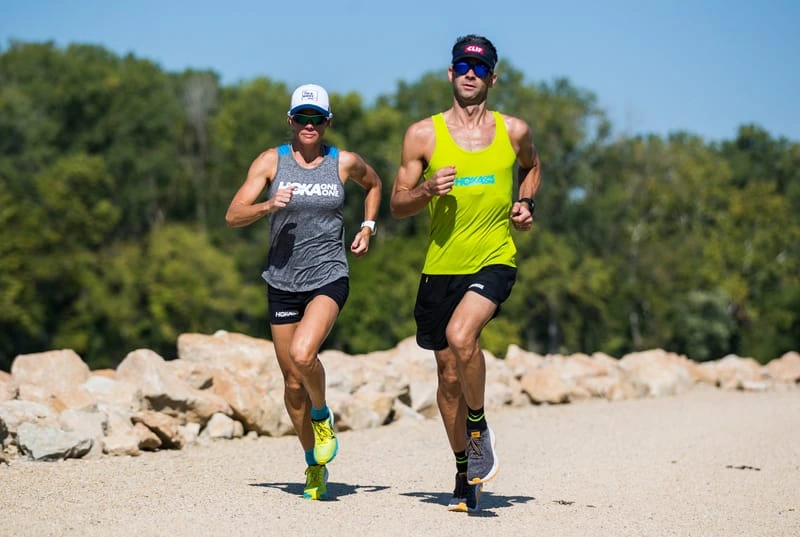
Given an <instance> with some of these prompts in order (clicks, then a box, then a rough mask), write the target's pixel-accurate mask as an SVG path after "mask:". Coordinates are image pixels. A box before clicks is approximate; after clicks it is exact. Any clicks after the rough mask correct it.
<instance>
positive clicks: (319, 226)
mask: <svg viewBox="0 0 800 537" xmlns="http://www.w3.org/2000/svg"><path fill="white" fill-rule="evenodd" d="M322 154H323V159H322V162H321V163H320V164H319V166H317V167H315V168H312V169H307V168H302V167H301V166H300V165H299V164H297V162H296V161H295V160H294V156H292V149H291V146H289V145H282V146H280V147H278V170H277V173H276V174H275V178H274V179H273V181H272V184H271V185H270V187H269V196H270V198H271V197H272V196H274V195H275V192H276V191H277V190H278V189H279V188H285V187H287V186H289V185H294V186H295V187H296V188H295V190H294V193H293V194H292V201H290V202H289V204H288V205H286V207H284V208H283V209H281V210H279V211H276V212H274V213H272V214H271V215H270V216H269V254H268V256H267V266H266V269H265V270H264V272H263V273H262V274H261V276H262V277H263V278H264V280H265V281H266V282H267V283H268V284H270V285H271V286H273V287H276V288H278V289H282V290H284V291H291V292H300V291H311V290H315V289H319V288H320V287H322V286H323V285H326V284H328V283H330V282H332V281H334V280H338V279H339V278H341V277H343V276H347V275H348V266H347V255H346V253H345V245H344V218H343V214H342V208H343V206H344V185H342V180H341V179H340V178H339V150H338V149H337V148H335V147H330V146H322Z"/></svg>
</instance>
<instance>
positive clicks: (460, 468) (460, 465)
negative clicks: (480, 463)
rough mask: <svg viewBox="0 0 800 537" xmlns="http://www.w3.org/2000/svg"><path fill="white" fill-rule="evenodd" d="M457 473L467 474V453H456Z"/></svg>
mask: <svg viewBox="0 0 800 537" xmlns="http://www.w3.org/2000/svg"><path fill="white" fill-rule="evenodd" d="M455 455H456V472H458V473H459V474H463V473H466V472H467V461H468V460H469V459H467V452H466V451H456V452H455Z"/></svg>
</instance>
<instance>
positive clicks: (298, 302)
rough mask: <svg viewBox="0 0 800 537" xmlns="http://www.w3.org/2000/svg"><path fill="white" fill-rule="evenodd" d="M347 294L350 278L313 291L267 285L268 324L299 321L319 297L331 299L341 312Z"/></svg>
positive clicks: (348, 292) (335, 281)
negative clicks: (284, 288) (311, 303)
mask: <svg viewBox="0 0 800 537" xmlns="http://www.w3.org/2000/svg"><path fill="white" fill-rule="evenodd" d="M349 294H350V278H348V277H346V276H345V277H342V278H339V279H338V280H334V281H332V282H331V283H328V284H325V285H323V286H322V287H320V288H319V289H315V290H313V291H300V292H294V291H284V290H282V289H277V288H275V287H272V286H271V285H268V286H267V301H268V302H269V324H291V323H296V322H298V321H300V319H302V318H303V314H304V313H305V311H306V306H308V303H309V302H311V301H312V300H313V299H314V297H317V296H319V295H325V296H329V297H331V298H332V299H333V301H334V302H336V304H338V306H339V311H342V308H343V307H344V304H345V302H347V296H348V295H349Z"/></svg>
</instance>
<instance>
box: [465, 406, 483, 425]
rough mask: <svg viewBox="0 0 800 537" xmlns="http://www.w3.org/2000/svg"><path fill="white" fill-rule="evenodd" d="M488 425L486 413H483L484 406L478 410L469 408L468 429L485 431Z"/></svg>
mask: <svg viewBox="0 0 800 537" xmlns="http://www.w3.org/2000/svg"><path fill="white" fill-rule="evenodd" d="M486 427H487V426H486V415H485V414H484V413H483V407H481V408H479V409H478V410H473V409H471V408H467V430H468V431H485V430H486Z"/></svg>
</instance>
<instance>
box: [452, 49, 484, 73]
mask: <svg viewBox="0 0 800 537" xmlns="http://www.w3.org/2000/svg"><path fill="white" fill-rule="evenodd" d="M466 58H471V59H475V60H479V61H480V62H481V63H485V64H486V65H487V66H488V67H489V69H494V65H492V62H491V61H490V60H489V59H488V58H487V57H486V56H483V55H481V54H475V53H473V52H462V53H461V54H459V55H457V56H454V57H453V63H456V62H460V61H461V60H464V59H466Z"/></svg>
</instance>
